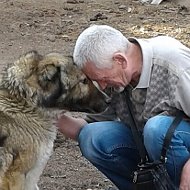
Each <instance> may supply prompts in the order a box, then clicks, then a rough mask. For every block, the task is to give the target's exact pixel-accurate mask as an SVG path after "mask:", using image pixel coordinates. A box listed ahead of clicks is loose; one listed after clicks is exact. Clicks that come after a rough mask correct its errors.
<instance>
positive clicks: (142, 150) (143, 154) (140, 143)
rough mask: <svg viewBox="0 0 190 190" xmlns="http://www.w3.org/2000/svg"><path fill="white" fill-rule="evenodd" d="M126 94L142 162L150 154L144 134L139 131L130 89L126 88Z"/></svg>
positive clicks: (134, 135)
mask: <svg viewBox="0 0 190 190" xmlns="http://www.w3.org/2000/svg"><path fill="white" fill-rule="evenodd" d="M125 94H126V104H127V105H126V106H127V108H128V111H129V112H128V114H129V123H130V127H131V131H132V134H133V137H134V140H135V143H136V146H137V149H138V151H139V154H140V157H141V163H145V162H146V161H148V154H147V152H146V149H145V146H144V144H143V140H142V135H141V133H140V132H139V129H138V127H137V126H138V125H137V122H136V119H135V117H134V116H135V115H134V111H133V106H132V103H131V100H130V94H129V90H125Z"/></svg>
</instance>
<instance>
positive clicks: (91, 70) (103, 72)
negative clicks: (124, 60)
mask: <svg viewBox="0 0 190 190" xmlns="http://www.w3.org/2000/svg"><path fill="white" fill-rule="evenodd" d="M82 71H83V72H84V74H86V75H87V77H89V78H90V79H91V80H92V81H96V82H97V83H98V85H99V86H100V88H101V89H102V90H104V89H106V88H108V87H113V88H114V89H115V90H116V91H122V90H123V89H124V88H125V86H126V85H127V84H126V76H125V70H124V69H123V67H122V65H120V64H117V63H115V62H114V63H113V65H112V68H103V69H102V68H101V69H100V68H97V67H95V66H94V64H92V63H91V62H88V63H87V64H86V65H85V67H84V68H83V69H82Z"/></svg>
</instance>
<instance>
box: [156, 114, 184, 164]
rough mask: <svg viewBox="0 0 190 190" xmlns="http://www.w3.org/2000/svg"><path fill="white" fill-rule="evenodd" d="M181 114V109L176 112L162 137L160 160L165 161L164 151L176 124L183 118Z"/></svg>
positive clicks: (165, 151)
mask: <svg viewBox="0 0 190 190" xmlns="http://www.w3.org/2000/svg"><path fill="white" fill-rule="evenodd" d="M183 116H184V113H183V112H182V111H179V112H178V114H177V116H176V117H175V119H174V120H173V122H172V124H171V125H170V127H169V129H168V131H167V133H166V136H165V138H164V143H163V146H162V152H161V158H160V160H161V161H162V162H165V161H166V160H165V159H166V153H167V150H168V148H169V145H170V142H171V139H172V137H173V134H174V132H175V129H176V128H177V126H178V125H179V123H180V122H181V120H182V119H183Z"/></svg>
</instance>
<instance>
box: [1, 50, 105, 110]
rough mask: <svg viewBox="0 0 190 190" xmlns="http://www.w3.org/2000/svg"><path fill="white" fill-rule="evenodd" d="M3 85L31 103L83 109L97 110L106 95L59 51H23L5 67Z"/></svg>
mask: <svg viewBox="0 0 190 190" xmlns="http://www.w3.org/2000/svg"><path fill="white" fill-rule="evenodd" d="M2 86H3V88H6V89H8V91H9V93H10V94H11V95H13V96H15V97H16V98H18V99H24V100H26V101H27V102H29V103H31V104H32V105H34V106H40V107H48V108H54V107H55V108H60V109H66V110H69V111H85V112H100V111H103V110H104V109H105V107H106V106H107V105H106V101H105V96H104V95H103V94H102V93H101V92H100V91H99V90H98V89H97V88H96V87H95V86H94V85H93V83H92V82H91V81H90V80H89V79H88V78H87V77H86V76H85V75H84V74H83V73H82V72H81V71H80V70H79V69H77V67H76V66H75V65H74V64H73V60H72V57H69V56H64V55H62V54H59V53H50V54H47V55H45V56H42V55H40V54H38V52H36V51H31V52H28V53H26V54H25V55H23V56H21V57H20V58H19V59H18V60H17V61H16V62H14V63H13V64H12V65H9V66H8V67H7V68H6V69H5V72H4V75H3V78H2Z"/></svg>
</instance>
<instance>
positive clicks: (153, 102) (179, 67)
mask: <svg viewBox="0 0 190 190" xmlns="http://www.w3.org/2000/svg"><path fill="white" fill-rule="evenodd" d="M129 40H130V41H131V42H137V43H138V44H139V45H140V47H141V50H142V55H143V67H142V73H141V76H140V80H139V83H138V84H137V86H136V87H135V88H134V89H131V90H130V91H131V101H132V104H133V107H134V112H135V117H136V120H137V122H138V123H139V126H140V127H143V126H144V124H145V122H146V121H147V120H148V119H149V118H151V117H153V116H155V115H158V114H163V115H171V116H174V115H176V112H177V110H183V111H184V112H185V114H186V115H187V116H188V117H190V49H189V48H187V47H186V46H184V45H183V44H181V43H180V42H179V41H177V40H175V39H173V38H171V37H167V36H159V37H155V38H150V39H135V38H130V39H129ZM125 102H126V95H125V92H122V93H120V94H116V95H113V97H112V101H111V103H110V105H109V107H108V108H107V109H106V110H105V111H104V112H103V113H101V114H94V115H93V114H91V115H88V116H87V121H88V122H92V121H102V120H121V121H123V122H124V123H126V124H128V110H127V108H126V106H125V105H126V103H125Z"/></svg>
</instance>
